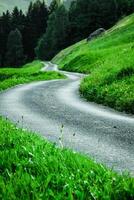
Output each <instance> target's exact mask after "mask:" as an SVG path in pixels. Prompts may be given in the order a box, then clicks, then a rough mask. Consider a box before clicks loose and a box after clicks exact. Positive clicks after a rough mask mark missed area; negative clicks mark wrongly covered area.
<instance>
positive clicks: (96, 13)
mask: <svg viewBox="0 0 134 200" xmlns="http://www.w3.org/2000/svg"><path fill="white" fill-rule="evenodd" d="M133 12H134V1H133V0H94V1H93V0H74V1H72V2H71V5H70V8H69V9H66V7H65V6H64V4H63V3H62V2H61V1H60V0H53V1H52V2H51V4H50V6H49V7H48V6H46V4H45V2H44V1H40V0H37V1H36V2H35V3H30V5H29V8H28V11H27V13H26V14H24V13H23V12H22V10H19V9H18V8H17V7H15V8H14V10H13V11H12V13H10V12H9V11H7V12H6V13H3V15H2V16H1V17H0V66H1V67H3V66H20V65H22V64H23V63H25V62H27V61H30V60H33V59H34V58H35V57H37V58H39V59H42V60H50V59H51V58H52V57H53V56H54V55H55V54H56V53H58V52H59V51H60V50H61V49H63V48H65V47H67V46H69V45H71V44H73V43H75V42H77V41H79V40H81V39H84V38H86V37H87V36H88V35H89V34H90V33H91V32H93V31H94V30H96V29H98V28H100V27H103V28H105V29H108V28H109V27H111V26H112V25H113V24H114V23H115V22H116V21H117V20H119V18H121V17H122V16H125V15H128V14H131V13H133Z"/></svg>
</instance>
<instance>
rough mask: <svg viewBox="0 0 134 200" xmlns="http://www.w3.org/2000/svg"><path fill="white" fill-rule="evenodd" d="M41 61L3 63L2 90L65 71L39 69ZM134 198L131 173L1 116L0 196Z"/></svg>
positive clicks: (9, 199) (80, 199)
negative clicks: (115, 169) (15, 66)
mask: <svg viewBox="0 0 134 200" xmlns="http://www.w3.org/2000/svg"><path fill="white" fill-rule="evenodd" d="M42 67H43V64H42V63H41V62H40V61H34V62H33V63H30V64H27V65H25V66H24V67H23V68H20V69H11V68H5V69H1V70H0V74H1V75H0V78H1V80H0V90H4V89H7V88H9V87H12V86H14V85H17V84H22V83H28V82H30V81H37V80H48V79H55V78H63V77H64V76H63V75H60V74H59V73H57V72H41V71H40V70H41V68H42ZM18 123H19V122H18ZM60 143H61V141H60V139H59V145H60ZM133 198H134V179H133V178H132V177H131V176H130V175H129V174H126V175H125V174H124V175H119V174H117V173H116V172H113V171H112V170H110V169H107V168H106V167H105V166H103V165H101V164H97V163H96V162H95V161H92V160H91V159H89V158H87V157H85V156H83V155H80V154H78V153H75V152H73V151H71V150H67V149H63V148H58V147H57V146H56V145H55V144H52V143H49V142H48V141H46V140H45V139H44V138H42V137H41V136H38V135H37V134H36V133H30V132H28V131H27V130H24V129H20V128H18V127H17V126H15V125H13V124H11V123H10V122H9V121H8V120H7V119H3V118H1V117H0V199H2V200H18V199H20V200H26V199H27V200H31V199H33V200H35V199H37V200H39V199H55V200H58V199H59V200H61V199H65V200H66V199H68V200H73V199H75V200H89V199H91V200H92V199H97V200H99V199H105V200H106V199H107V200H109V199H116V200H120V199H123V200H132V199H133Z"/></svg>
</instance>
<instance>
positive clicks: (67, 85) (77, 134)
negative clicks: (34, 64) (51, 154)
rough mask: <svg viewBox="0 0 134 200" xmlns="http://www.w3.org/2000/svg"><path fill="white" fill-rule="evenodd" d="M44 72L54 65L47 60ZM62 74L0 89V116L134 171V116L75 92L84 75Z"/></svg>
mask: <svg viewBox="0 0 134 200" xmlns="http://www.w3.org/2000/svg"><path fill="white" fill-rule="evenodd" d="M44 70H57V66H56V65H53V64H51V63H48V64H47V66H46V67H45V68H43V69H42V71H44ZM62 73H64V74H65V75H67V76H68V79H65V80H52V81H40V82H33V83H30V84H24V85H19V86H16V87H14V88H11V89H9V90H6V91H4V92H2V93H0V114H1V115H2V116H6V117H8V118H9V119H10V120H12V121H14V122H15V123H16V122H18V121H19V126H21V127H23V128H26V129H28V130H32V131H36V132H39V133H41V134H42V135H43V136H45V137H46V138H47V139H48V140H50V141H53V142H56V143H58V144H59V143H60V140H59V137H61V135H62V134H63V135H62V139H63V141H62V143H63V145H64V146H66V147H69V148H71V149H73V150H74V151H79V152H82V153H84V154H87V155H89V156H91V157H92V158H94V159H95V160H97V161H98V162H101V163H105V164H106V165H107V166H109V167H114V169H115V170H117V171H119V172H122V171H124V170H128V171H129V172H130V173H131V174H133V175H134V117H133V116H131V115H126V114H123V113H119V112H116V111H114V110H112V109H109V108H107V107H104V106H100V105H97V104H95V103H88V102H86V100H84V99H83V98H81V97H80V95H79V91H78V88H79V84H80V80H81V79H82V78H83V76H84V75H82V74H77V73H70V72H62ZM62 125H63V126H64V127H63V133H61V127H62ZM59 145H60V144H59Z"/></svg>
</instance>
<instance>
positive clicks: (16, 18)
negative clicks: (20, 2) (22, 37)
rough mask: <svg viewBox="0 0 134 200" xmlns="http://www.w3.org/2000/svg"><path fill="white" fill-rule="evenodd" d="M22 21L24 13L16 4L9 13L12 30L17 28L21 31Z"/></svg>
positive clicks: (22, 27)
mask: <svg viewBox="0 0 134 200" xmlns="http://www.w3.org/2000/svg"><path fill="white" fill-rule="evenodd" d="M24 22H25V15H24V14H23V12H22V10H19V9H18V7H17V6H16V7H15V8H14V9H13V12H12V14H11V27H12V30H15V29H16V28H17V29H19V30H20V31H21V32H22V31H23V29H24Z"/></svg>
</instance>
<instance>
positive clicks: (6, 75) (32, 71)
mask: <svg viewBox="0 0 134 200" xmlns="http://www.w3.org/2000/svg"><path fill="white" fill-rule="evenodd" d="M43 66H44V64H43V63H42V62H40V61H33V62H32V63H29V64H26V65H24V66H23V67H22V68H17V69H16V68H2V69H0V91H1V90H4V89H7V88H9V87H12V86H15V85H18V84H23V83H29V82H32V81H43V80H51V79H60V78H64V76H63V75H62V74H60V73H58V72H52V71H48V72H42V71H41V68H42V67H43Z"/></svg>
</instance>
